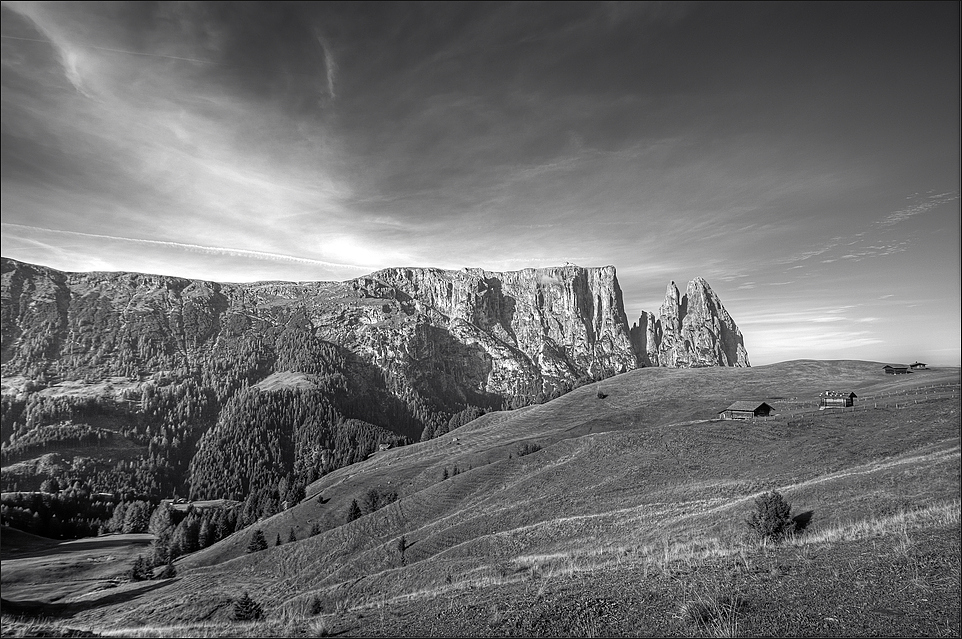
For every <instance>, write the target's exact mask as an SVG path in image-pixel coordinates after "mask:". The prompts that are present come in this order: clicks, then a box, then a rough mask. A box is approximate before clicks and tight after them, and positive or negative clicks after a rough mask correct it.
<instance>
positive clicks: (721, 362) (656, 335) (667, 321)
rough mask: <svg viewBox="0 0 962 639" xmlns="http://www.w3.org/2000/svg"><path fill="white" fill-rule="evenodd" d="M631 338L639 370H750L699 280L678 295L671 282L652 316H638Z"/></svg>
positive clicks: (724, 315)
mask: <svg viewBox="0 0 962 639" xmlns="http://www.w3.org/2000/svg"><path fill="white" fill-rule="evenodd" d="M631 337H632V345H633V347H634V349H635V356H636V357H637V360H638V364H639V366H670V367H680V368H690V367H699V366H739V367H744V366H750V363H749V361H748V351H746V350H745V340H744V338H743V337H742V333H741V331H740V330H738V327H737V326H736V325H735V322H734V320H733V319H732V318H731V315H729V314H728V311H726V310H725V307H724V305H722V302H721V300H720V299H719V298H718V296H717V295H716V294H715V292H714V291H713V290H712V289H711V287H710V286H709V285H708V282H706V281H705V280H704V279H702V278H700V277H696V278H695V279H693V280H692V281H691V282H689V283H688V288H687V290H686V292H685V294H684V295H681V294H680V293H679V291H678V287H677V286H675V283H674V282H671V283H670V284H669V285H668V290H667V291H666V293H665V301H664V303H663V304H662V305H661V307H660V308H659V309H658V314H657V315H654V314H652V313H649V312H647V311H643V312H642V313H641V317H640V318H639V319H638V323H637V324H635V325H634V326H633V327H632V329H631Z"/></svg>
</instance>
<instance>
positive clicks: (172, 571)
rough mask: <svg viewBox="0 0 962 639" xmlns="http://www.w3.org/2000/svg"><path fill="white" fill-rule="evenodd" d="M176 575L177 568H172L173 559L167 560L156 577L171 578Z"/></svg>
mask: <svg viewBox="0 0 962 639" xmlns="http://www.w3.org/2000/svg"><path fill="white" fill-rule="evenodd" d="M176 576H177V569H176V568H174V562H173V561H168V562H167V565H166V566H164V569H163V570H161V571H160V574H159V575H157V578H158V579H173V578H174V577H176Z"/></svg>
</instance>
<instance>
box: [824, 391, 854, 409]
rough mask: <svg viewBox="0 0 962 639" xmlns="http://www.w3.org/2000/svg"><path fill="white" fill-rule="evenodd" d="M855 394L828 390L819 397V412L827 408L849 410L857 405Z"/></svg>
mask: <svg viewBox="0 0 962 639" xmlns="http://www.w3.org/2000/svg"><path fill="white" fill-rule="evenodd" d="M856 397H858V396H857V395H856V394H855V393H846V392H845V391H833V390H827V391H824V392H822V393H819V395H818V410H824V409H826V408H849V407H850V406H854V405H855V398H856Z"/></svg>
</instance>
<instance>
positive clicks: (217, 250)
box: [0, 222, 376, 271]
mask: <svg viewBox="0 0 962 639" xmlns="http://www.w3.org/2000/svg"><path fill="white" fill-rule="evenodd" d="M0 226H2V228H3V229H4V230H5V231H6V232H8V233H17V232H18V231H19V232H26V233H39V234H43V235H47V234H49V235H60V236H64V237H71V238H86V239H96V240H107V241H109V242H119V243H123V244H134V245H145V246H152V247H159V248H173V249H177V250H179V251H190V252H192V253H202V254H205V255H226V256H230V257H244V258H251V259H255V260H268V261H272V262H285V263H290V264H307V265H310V266H320V267H325V268H338V269H355V270H361V271H372V270H375V268H376V267H375V266H373V265H370V264H368V265H358V264H339V263H336V262H326V261H323V260H314V259H310V258H304V257H297V256H294V255H283V254H280V253H268V252H265V251H250V250H246V249H237V248H228V247H221V246H203V245H200V244H186V243H183V242H164V241H159V240H147V239H140V238H133V237H118V236H114V235H100V234H96V233H80V232H77V231H61V230H57V229H43V228H37V227H34V226H27V225H24V224H13V223H8V222H3V223H2V224H0ZM21 236H23V234H22V233H21Z"/></svg>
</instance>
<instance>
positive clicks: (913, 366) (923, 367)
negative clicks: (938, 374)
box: [909, 362, 928, 371]
mask: <svg viewBox="0 0 962 639" xmlns="http://www.w3.org/2000/svg"><path fill="white" fill-rule="evenodd" d="M909 368H911V369H912V370H913V371H926V370H928V364H923V363H922V362H915V363H914V364H909Z"/></svg>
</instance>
